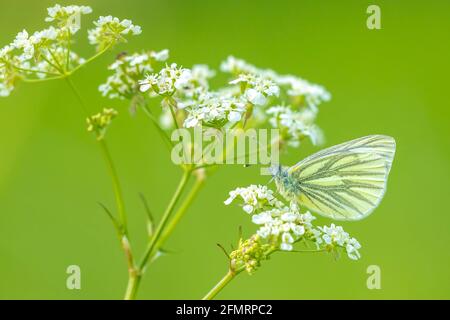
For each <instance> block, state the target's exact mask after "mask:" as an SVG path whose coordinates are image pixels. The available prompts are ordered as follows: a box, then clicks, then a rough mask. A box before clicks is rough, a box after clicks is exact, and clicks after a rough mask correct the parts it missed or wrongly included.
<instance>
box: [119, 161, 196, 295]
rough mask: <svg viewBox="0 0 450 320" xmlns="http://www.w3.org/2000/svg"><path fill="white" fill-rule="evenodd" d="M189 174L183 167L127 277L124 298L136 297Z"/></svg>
mask: <svg viewBox="0 0 450 320" xmlns="http://www.w3.org/2000/svg"><path fill="white" fill-rule="evenodd" d="M190 176H191V170H189V169H185V170H184V171H183V175H182V177H181V180H180V182H179V184H178V186H177V189H176V190H175V193H174V194H173V196H172V198H171V199H170V202H169V205H168V206H167V208H166V210H165V212H164V214H163V216H162V218H161V220H160V222H159V224H158V226H157V228H156V230H155V232H154V234H153V236H152V238H151V240H150V242H149V244H148V246H147V249H146V250H145V253H144V256H143V258H142V260H141V262H140V263H139V265H138V267H137V269H136V273H135V274H134V275H133V276H132V277H130V278H129V280H128V286H127V291H126V293H125V300H134V299H135V298H136V295H137V291H138V288H139V284H140V282H141V278H142V275H143V272H144V271H145V268H146V266H147V264H148V262H149V261H150V259H151V258H152V257H153V256H154V254H155V253H154V252H157V251H156V249H157V244H158V242H159V240H160V237H161V236H162V234H163V231H164V229H165V227H166V224H167V223H168V221H169V218H170V216H171V214H172V212H173V210H174V209H175V206H176V205H177V203H178V201H179V200H180V198H181V195H182V194H183V191H184V189H185V188H186V186H187V183H188V181H189V178H190Z"/></svg>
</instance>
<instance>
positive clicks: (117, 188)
mask: <svg viewBox="0 0 450 320" xmlns="http://www.w3.org/2000/svg"><path fill="white" fill-rule="evenodd" d="M99 144H100V148H101V150H102V153H103V156H104V158H105V161H106V164H107V166H108V170H109V174H110V175H111V179H112V183H113V189H114V195H115V198H116V206H117V211H118V213H119V221H120V224H121V228H122V232H123V234H124V235H127V234H128V228H127V215H126V212H125V202H124V200H123V193H122V187H121V185H120V180H119V176H118V175H117V170H116V167H115V166H114V162H113V160H112V157H111V154H110V152H109V149H108V146H107V144H106V141H105V140H104V139H102V140H100V141H99Z"/></svg>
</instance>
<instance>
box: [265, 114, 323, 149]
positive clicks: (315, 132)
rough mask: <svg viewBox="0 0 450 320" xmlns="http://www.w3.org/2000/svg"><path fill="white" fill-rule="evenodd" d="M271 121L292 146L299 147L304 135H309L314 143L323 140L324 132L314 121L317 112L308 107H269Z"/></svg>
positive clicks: (284, 139)
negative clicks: (294, 108)
mask: <svg viewBox="0 0 450 320" xmlns="http://www.w3.org/2000/svg"><path fill="white" fill-rule="evenodd" d="M266 113H267V114H268V115H269V116H270V118H269V123H270V125H271V126H272V127H274V128H279V129H280V134H281V137H282V139H283V141H285V142H287V144H288V145H289V146H291V147H298V146H299V145H300V141H301V140H302V139H303V138H304V137H309V138H310V139H311V141H312V143H313V144H314V145H319V144H321V143H322V142H323V134H322V131H321V130H320V128H319V127H318V126H317V125H316V124H315V123H314V122H315V120H316V116H317V113H316V112H314V111H313V110H311V109H309V108H306V109H301V110H297V111H294V110H293V108H292V107H290V106H274V107H270V108H269V109H267V111H266Z"/></svg>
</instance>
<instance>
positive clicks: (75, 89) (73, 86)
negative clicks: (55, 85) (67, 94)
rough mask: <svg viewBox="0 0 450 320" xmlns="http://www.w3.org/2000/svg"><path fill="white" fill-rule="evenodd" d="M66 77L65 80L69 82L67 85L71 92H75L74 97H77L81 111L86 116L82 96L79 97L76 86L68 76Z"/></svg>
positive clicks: (86, 112) (86, 110)
mask: <svg viewBox="0 0 450 320" xmlns="http://www.w3.org/2000/svg"><path fill="white" fill-rule="evenodd" d="M64 78H65V79H66V82H67V83H68V84H69V87H70V88H71V89H72V91H73V93H74V94H75V97H76V98H77V100H78V102H79V103H80V105H81V107H82V108H83V111H84V113H85V115H86V116H88V115H89V112H88V109H87V106H86V103H85V102H84V100H83V98H82V97H81V94H80V92H79V91H78V89H77V87H76V86H75V84H74V83H73V81H72V79H71V78H70V76H67V77H64Z"/></svg>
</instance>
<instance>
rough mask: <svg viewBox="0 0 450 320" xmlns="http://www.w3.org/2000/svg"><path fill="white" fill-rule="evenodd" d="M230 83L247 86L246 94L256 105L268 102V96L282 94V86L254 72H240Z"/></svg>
mask: <svg viewBox="0 0 450 320" xmlns="http://www.w3.org/2000/svg"><path fill="white" fill-rule="evenodd" d="M230 84H243V85H244V86H245V92H244V96H245V97H246V99H247V100H248V101H249V102H250V103H251V104H254V105H257V106H263V105H265V104H266V103H267V97H270V96H275V97H277V96H278V95H279V94H280V88H279V87H278V86H277V85H276V83H275V82H273V81H272V80H269V79H266V78H263V77H261V76H256V75H253V74H240V75H239V77H238V78H237V79H235V80H233V81H231V82H230Z"/></svg>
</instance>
